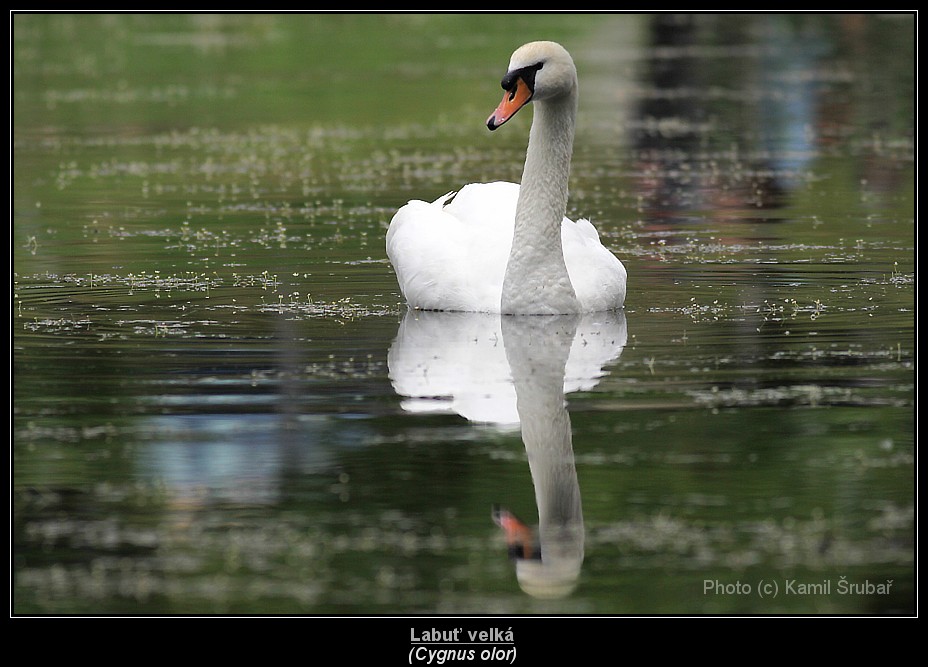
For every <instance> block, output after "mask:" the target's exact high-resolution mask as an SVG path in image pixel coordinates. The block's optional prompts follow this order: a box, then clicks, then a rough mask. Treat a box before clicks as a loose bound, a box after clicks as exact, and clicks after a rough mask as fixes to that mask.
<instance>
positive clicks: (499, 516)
mask: <svg viewBox="0 0 928 667" xmlns="http://www.w3.org/2000/svg"><path fill="white" fill-rule="evenodd" d="M626 339H627V329H626V323H625V314H624V312H621V311H619V312H606V313H591V314H583V315H564V316H545V317H531V316H516V317H512V316H500V315H493V314H484V313H442V312H423V311H415V310H409V311H407V313H406V315H405V316H404V318H403V321H402V322H401V324H400V327H399V331H398V333H397V337H396V340H395V341H394V343H393V345H392V347H391V348H390V352H389V354H388V364H389V370H390V379H391V381H392V383H393V387H394V389H395V390H396V392H397V393H398V394H399V395H400V396H402V397H404V398H403V401H402V405H403V407H404V409H406V410H408V411H410V412H419V413H426V412H428V413H435V412H452V413H456V414H459V415H461V416H463V417H465V418H467V419H468V420H470V421H473V422H476V423H483V424H492V425H495V426H497V427H500V428H513V429H515V428H518V429H520V431H521V435H522V441H523V443H524V444H525V451H526V454H527V458H528V463H529V470H530V472H531V475H532V482H533V484H534V486H535V502H536V505H537V509H538V522H539V525H538V529H537V532H535V533H533V532H531V531H530V529H529V528H528V527H527V526H526V525H525V524H524V523H522V522H521V521H519V520H518V519H517V518H516V517H515V516H514V515H513V514H512V513H511V512H509V511H508V510H506V509H503V508H494V510H493V518H494V520H495V521H496V522H497V524H498V525H499V526H500V527H501V528H503V529H504V530H505V532H506V536H507V542H508V544H509V551H510V554H511V555H512V556H513V557H514V559H515V562H516V576H517V578H518V581H519V585H520V586H521V587H522V589H523V590H524V591H525V592H526V593H529V594H530V595H533V596H535V597H546V598H550V597H562V596H565V595H567V594H569V593H570V592H571V591H572V590H573V589H574V587H575V586H576V583H577V578H578V577H579V574H580V567H581V565H582V563H583V547H584V531H583V510H582V505H581V502H580V485H579V483H578V481H577V471H576V467H575V464H574V453H573V441H572V435H571V424H570V414H569V413H568V411H567V405H566V399H565V395H566V394H568V393H570V392H573V391H580V390H589V389H591V388H593V387H594V386H596V384H597V383H598V382H599V379H600V378H601V377H602V376H603V375H604V374H605V372H604V371H603V367H604V366H605V365H606V364H608V363H609V362H611V361H613V360H615V359H617V358H618V357H619V355H620V354H621V353H622V349H623V348H624V346H625V342H626Z"/></svg>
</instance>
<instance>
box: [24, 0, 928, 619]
mask: <svg viewBox="0 0 928 667" xmlns="http://www.w3.org/2000/svg"><path fill="white" fill-rule="evenodd" d="M913 34H914V31H913V20H912V18H911V17H907V16H901V15H900V16H862V17H852V16H841V15H828V16H801V15H799V16H789V17H769V16H751V17H744V16H726V15H707V16H699V17H673V16H661V17H649V16H644V15H637V16H629V17H625V16H618V15H616V16H591V15H586V16H583V15H581V16H545V15H541V16H531V17H529V16H526V17H509V19H507V20H506V21H504V22H502V23H501V22H500V21H499V20H498V17H485V16H479V15H475V16H443V15H434V16H427V17H423V16H405V15H391V16H376V15H372V16H284V15H276V16H252V15H248V16H244V15H243V16H224V15H210V16H194V15H187V16H134V15H119V16H106V15H101V16H94V15H82V16H69V15H53V16H39V15H17V16H15V18H14V21H13V41H12V53H13V113H14V117H13V120H14V128H13V160H14V163H13V164H14V173H13V233H12V244H13V272H12V280H13V285H12V290H11V294H12V302H11V326H12V332H13V337H12V370H13V401H12V403H13V405H12V408H13V414H12V435H13V444H12V453H11V458H12V499H13V513H12V514H13V520H12V536H13V540H12V574H13V579H12V581H13V588H12V595H13V607H12V610H13V612H14V613H17V614H110V613H117V614H122V613H132V614H212V613H219V614H234V613H245V614H282V613H283V614H309V615H319V614H323V615H330V614H336V615H341V614H352V615H355V614H362V615H367V614H390V615H393V614H555V615H565V614H566V615H571V614H910V613H912V612H913V611H914V595H915V579H914V560H915V559H914V548H915V537H914V532H915V529H914V526H915V522H914V514H915V507H914V505H915V493H914V489H915V459H914V456H915V327H914V323H915V284H916V275H915V232H914V230H915V212H914V210H915V209H914V200H915V183H914V99H915V95H914V76H913V71H912V63H913V62H914V51H915V49H914V40H913ZM100 35H105V36H106V37H105V39H101V38H100ZM514 35H515V36H516V37H513V36H514ZM537 37H544V38H552V39H557V40H559V41H561V42H562V43H564V44H565V45H567V46H568V48H569V49H570V50H571V51H572V53H573V55H574V57H575V59H576V60H577V63H578V68H579V71H580V75H581V112H580V117H579V123H578V125H579V127H578V136H577V140H576V148H575V159H574V166H573V172H572V180H571V200H570V203H569V211H568V213H569V215H571V216H581V215H582V216H590V217H591V218H592V219H593V221H594V222H595V223H596V224H597V226H598V227H599V229H600V233H601V235H602V237H603V239H604V241H605V243H606V244H607V245H608V246H609V247H610V248H611V249H612V250H613V251H614V252H616V254H617V255H618V256H619V257H621V258H622V260H623V261H624V262H625V264H626V267H627V268H628V271H629V297H628V302H627V307H626V309H625V312H624V313H621V314H618V315H615V316H613V317H609V318H604V317H598V318H592V319H590V318H583V319H573V318H568V319H566V320H560V319H559V318H553V319H551V320H549V321H545V322H543V323H538V322H534V321H533V322H515V321H511V320H504V321H501V320H500V319H499V318H494V317H487V316H468V315H442V314H430V313H422V314H416V313H409V312H407V311H406V309H405V307H404V306H403V304H402V303H401V300H400V297H399V294H398V289H397V286H396V282H395V279H394V277H393V273H392V269H391V267H390V265H389V263H388V262H387V261H386V259H385V252H384V247H383V237H384V233H385V230H386V225H387V223H388V222H389V220H390V217H391V215H392V212H393V211H394V210H395V209H396V208H397V207H398V206H400V205H402V204H403V203H404V202H405V201H406V200H407V199H409V198H413V197H417V198H426V199H429V198H432V199H433V198H435V197H437V196H439V195H441V194H444V193H445V192H447V191H449V190H451V189H453V188H454V187H456V186H457V185H460V184H462V183H465V182H469V181H479V180H490V179H509V180H517V179H518V177H519V174H520V171H521V160H522V157H523V155H524V147H525V140H526V136H527V129H528V123H529V119H528V118H529V117H528V116H526V117H524V118H522V117H517V118H516V119H514V120H513V121H512V122H511V123H510V124H508V125H507V126H506V128H504V130H502V131H500V132H496V133H493V134H492V135H491V134H490V133H488V132H487V131H486V130H485V128H484V126H483V121H484V119H485V118H486V116H487V115H488V114H489V112H490V111H492V109H493V107H495V105H496V103H497V102H498V99H497V98H498V97H499V88H498V83H497V82H498V79H499V78H500V76H501V75H502V73H503V70H504V69H505V65H506V63H507V62H508V58H509V54H510V52H511V51H512V50H513V49H514V48H515V47H516V46H518V42H521V41H528V40H529V39H534V38H537ZM514 40H515V41H514ZM533 319H534V318H533ZM565 397H566V408H564V404H565V402H564V398H565ZM520 424H521V426H520ZM495 506H501V507H502V508H504V509H506V510H508V511H511V512H513V513H514V514H515V515H517V516H519V517H521V518H522V519H524V520H525V521H526V523H528V524H530V525H531V526H532V527H533V529H535V526H536V524H538V523H539V521H540V522H541V527H540V529H536V532H535V533H534V535H535V536H534V538H533V539H534V540H535V541H540V542H541V551H542V554H543V555H544V560H543V561H537V560H533V559H530V558H529V559H524V558H522V559H515V560H514V559H512V558H510V556H509V551H510V548H509V546H508V545H507V542H506V536H505V533H504V531H502V530H501V529H500V528H499V527H498V526H497V525H495V524H494V521H493V514H492V512H493V508H494V507H495ZM525 546H528V547H529V548H528V550H529V551H531V550H532V548H533V547H532V546H531V545H525ZM523 554H524V552H523ZM771 584H774V585H775V586H776V590H773V589H764V588H763V587H764V586H770V585H771ZM762 593H763V594H762Z"/></svg>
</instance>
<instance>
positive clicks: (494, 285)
mask: <svg viewBox="0 0 928 667" xmlns="http://www.w3.org/2000/svg"><path fill="white" fill-rule="evenodd" d="M549 61H550V62H549ZM537 62H545V63H546V64H550V66H549V67H547V68H540V69H539V70H538V72H537V75H535V79H534V83H533V85H534V86H535V88H534V95H535V98H537V99H538V101H537V102H535V104H536V105H538V112H536V118H535V121H534V123H533V127H532V134H531V139H530V141H529V148H528V151H527V154H526V167H525V172H524V174H523V179H522V182H523V186H520V185H518V184H516V183H504V182H494V183H472V184H469V185H465V186H464V187H463V188H461V189H460V191H458V192H457V193H453V192H452V193H448V194H446V195H443V196H442V197H439V198H438V199H436V200H435V201H433V202H431V203H429V202H424V201H419V200H413V201H410V202H409V203H408V204H406V205H405V206H403V207H402V208H400V209H399V210H398V211H397V212H396V214H395V215H394V216H393V220H392V221H391V223H390V227H389V230H388V232H387V255H388V257H389V258H390V261H391V262H392V264H393V267H394V269H395V271H396V276H397V280H398V282H399V286H400V290H401V291H402V293H403V296H404V298H405V299H406V301H407V303H408V304H409V306H410V307H412V308H417V309H421V310H447V311H469V312H489V313H499V312H510V311H504V306H503V303H504V302H507V303H509V304H510V309H511V312H516V313H520V314H556V313H563V312H597V311H605V310H614V309H618V308H621V307H622V305H623V304H624V301H625V285H626V271H625V267H624V266H623V265H622V263H621V262H620V261H619V260H618V259H617V258H616V257H615V255H613V254H612V253H611V252H610V251H609V250H608V249H606V248H605V246H603V244H602V242H601V241H600V238H599V234H598V233H597V231H596V229H595V228H594V227H593V225H592V224H591V223H590V222H589V221H588V220H577V221H576V222H574V221H571V220H569V219H568V218H566V217H563V211H564V208H565V207H566V192H567V188H566V184H567V178H568V171H569V165H570V152H571V150H572V144H573V122H574V115H575V113H576V90H577V84H576V70H575V69H574V67H573V61H572V60H570V56H569V55H568V54H567V52H566V51H565V50H564V49H563V47H560V46H559V45H556V44H553V43H550V42H540V43H532V44H529V45H526V46H524V47H522V48H520V49H519V50H517V51H516V52H515V54H513V59H512V61H511V63H510V73H518V71H519V69H520V68H524V67H525V66H527V65H532V64H533V63H537ZM546 77H547V78H546ZM510 99H511V98H510ZM504 101H505V98H504ZM541 105H544V106H545V109H544V111H545V112H546V113H545V114H541V115H538V114H540V112H541V111H542V109H541ZM500 108H502V106H501V107H500ZM512 113H514V112H512ZM509 117H511V116H509ZM540 118H541V119H542V120H540ZM491 120H492V117H491ZM506 120H508V117H507V118H506ZM499 124H502V123H501V122H499V123H497V124H496V125H495V127H498V126H499ZM491 129H494V127H491ZM549 154H550V155H551V156H552V157H551V159H547V158H546V157H545V156H547V155H549ZM533 155H534V156H535V159H534V160H533V159H532V156H533ZM520 187H525V188H527V189H526V197H524V199H526V201H523V202H522V204H521V205H520V204H519V192H520ZM552 216H553V219H552ZM517 218H519V220H520V222H519V223H518V224H517V223H516V220H517ZM561 218H563V220H562V222H561V226H560V228H561V234H560V236H561V238H560V244H553V243H552V242H551V239H550V238H549V237H550V235H551V234H552V233H553V230H554V229H555V226H556V222H557V220H558V219H561ZM517 227H519V228H520V229H521V239H522V241H521V242H520V243H521V244H520V245H519V246H517V248H516V249H513V236H514V234H515V233H516V229H517ZM526 232H528V233H526ZM546 239H547V240H546ZM558 246H559V247H558ZM523 251H524V252H523ZM561 253H563V262H561V260H560V255H561ZM517 255H519V257H518V258H517ZM510 262H511V264H510ZM565 265H566V270H567V271H566V272H567V277H569V284H567V280H566V277H564V275H563V274H564V266H565ZM507 266H509V270H510V273H511V275H510V276H509V284H508V286H507V289H508V290H509V291H508V292H507V293H506V294H507V297H508V298H506V299H504V298H503V291H504V282H505V277H506V273H507ZM559 274H560V275H559ZM571 286H572V287H573V294H571V293H570V292H571V289H570V288H571ZM574 294H575V296H576V298H574Z"/></svg>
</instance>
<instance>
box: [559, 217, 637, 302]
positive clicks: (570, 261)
mask: <svg viewBox="0 0 928 667" xmlns="http://www.w3.org/2000/svg"><path fill="white" fill-rule="evenodd" d="M561 243H562V244H563V247H564V262H565V263H566V264H567V273H568V274H569V275H570V282H571V284H573V286H574V291H575V292H576V293H577V298H578V299H579V300H580V304H581V306H583V309H584V311H587V312H595V311H601V310H613V309H616V308H621V307H622V305H623V304H624V303H625V285H626V280H627V273H626V270H625V266H624V265H623V264H622V262H621V261H619V259H618V258H617V257H616V256H615V255H614V254H612V252H611V251H610V250H609V249H608V248H606V247H605V246H604V245H603V244H602V242H601V241H600V238H599V233H598V232H597V231H596V228H595V227H594V226H593V224H592V223H591V222H590V221H589V220H584V219H580V220H577V221H576V222H571V221H570V220H568V219H567V218H565V219H564V223H563V225H562V226H561Z"/></svg>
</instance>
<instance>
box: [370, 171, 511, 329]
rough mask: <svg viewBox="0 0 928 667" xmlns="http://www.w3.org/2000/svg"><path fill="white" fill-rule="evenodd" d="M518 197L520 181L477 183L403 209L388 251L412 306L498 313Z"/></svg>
mask: <svg viewBox="0 0 928 667" xmlns="http://www.w3.org/2000/svg"><path fill="white" fill-rule="evenodd" d="M517 199H518V186H517V185H514V184H511V183H473V184H469V185H466V186H464V187H463V188H461V190H460V191H458V192H456V193H448V194H446V195H443V196H442V197H439V198H438V199H436V200H435V201H434V202H431V203H427V202H423V201H418V200H413V201H410V202H409V203H408V204H406V206H404V207H402V208H401V209H400V210H399V211H397V213H396V215H394V216H393V220H392V221H391V223H390V228H389V230H388V231H387V255H388V257H389V258H390V261H391V262H392V264H393V267H394V269H395V270H396V275H397V280H398V282H399V284H400V289H401V291H402V292H403V296H404V297H405V298H406V300H407V302H408V303H409V305H410V306H412V307H414V308H420V309H425V310H468V311H487V312H491V311H498V309H499V304H500V295H501V293H502V283H503V276H504V275H505V271H506V260H507V258H508V256H509V249H510V247H511V245H512V226H513V220H514V216H515V202H516V200H517ZM510 211H511V213H510Z"/></svg>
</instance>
